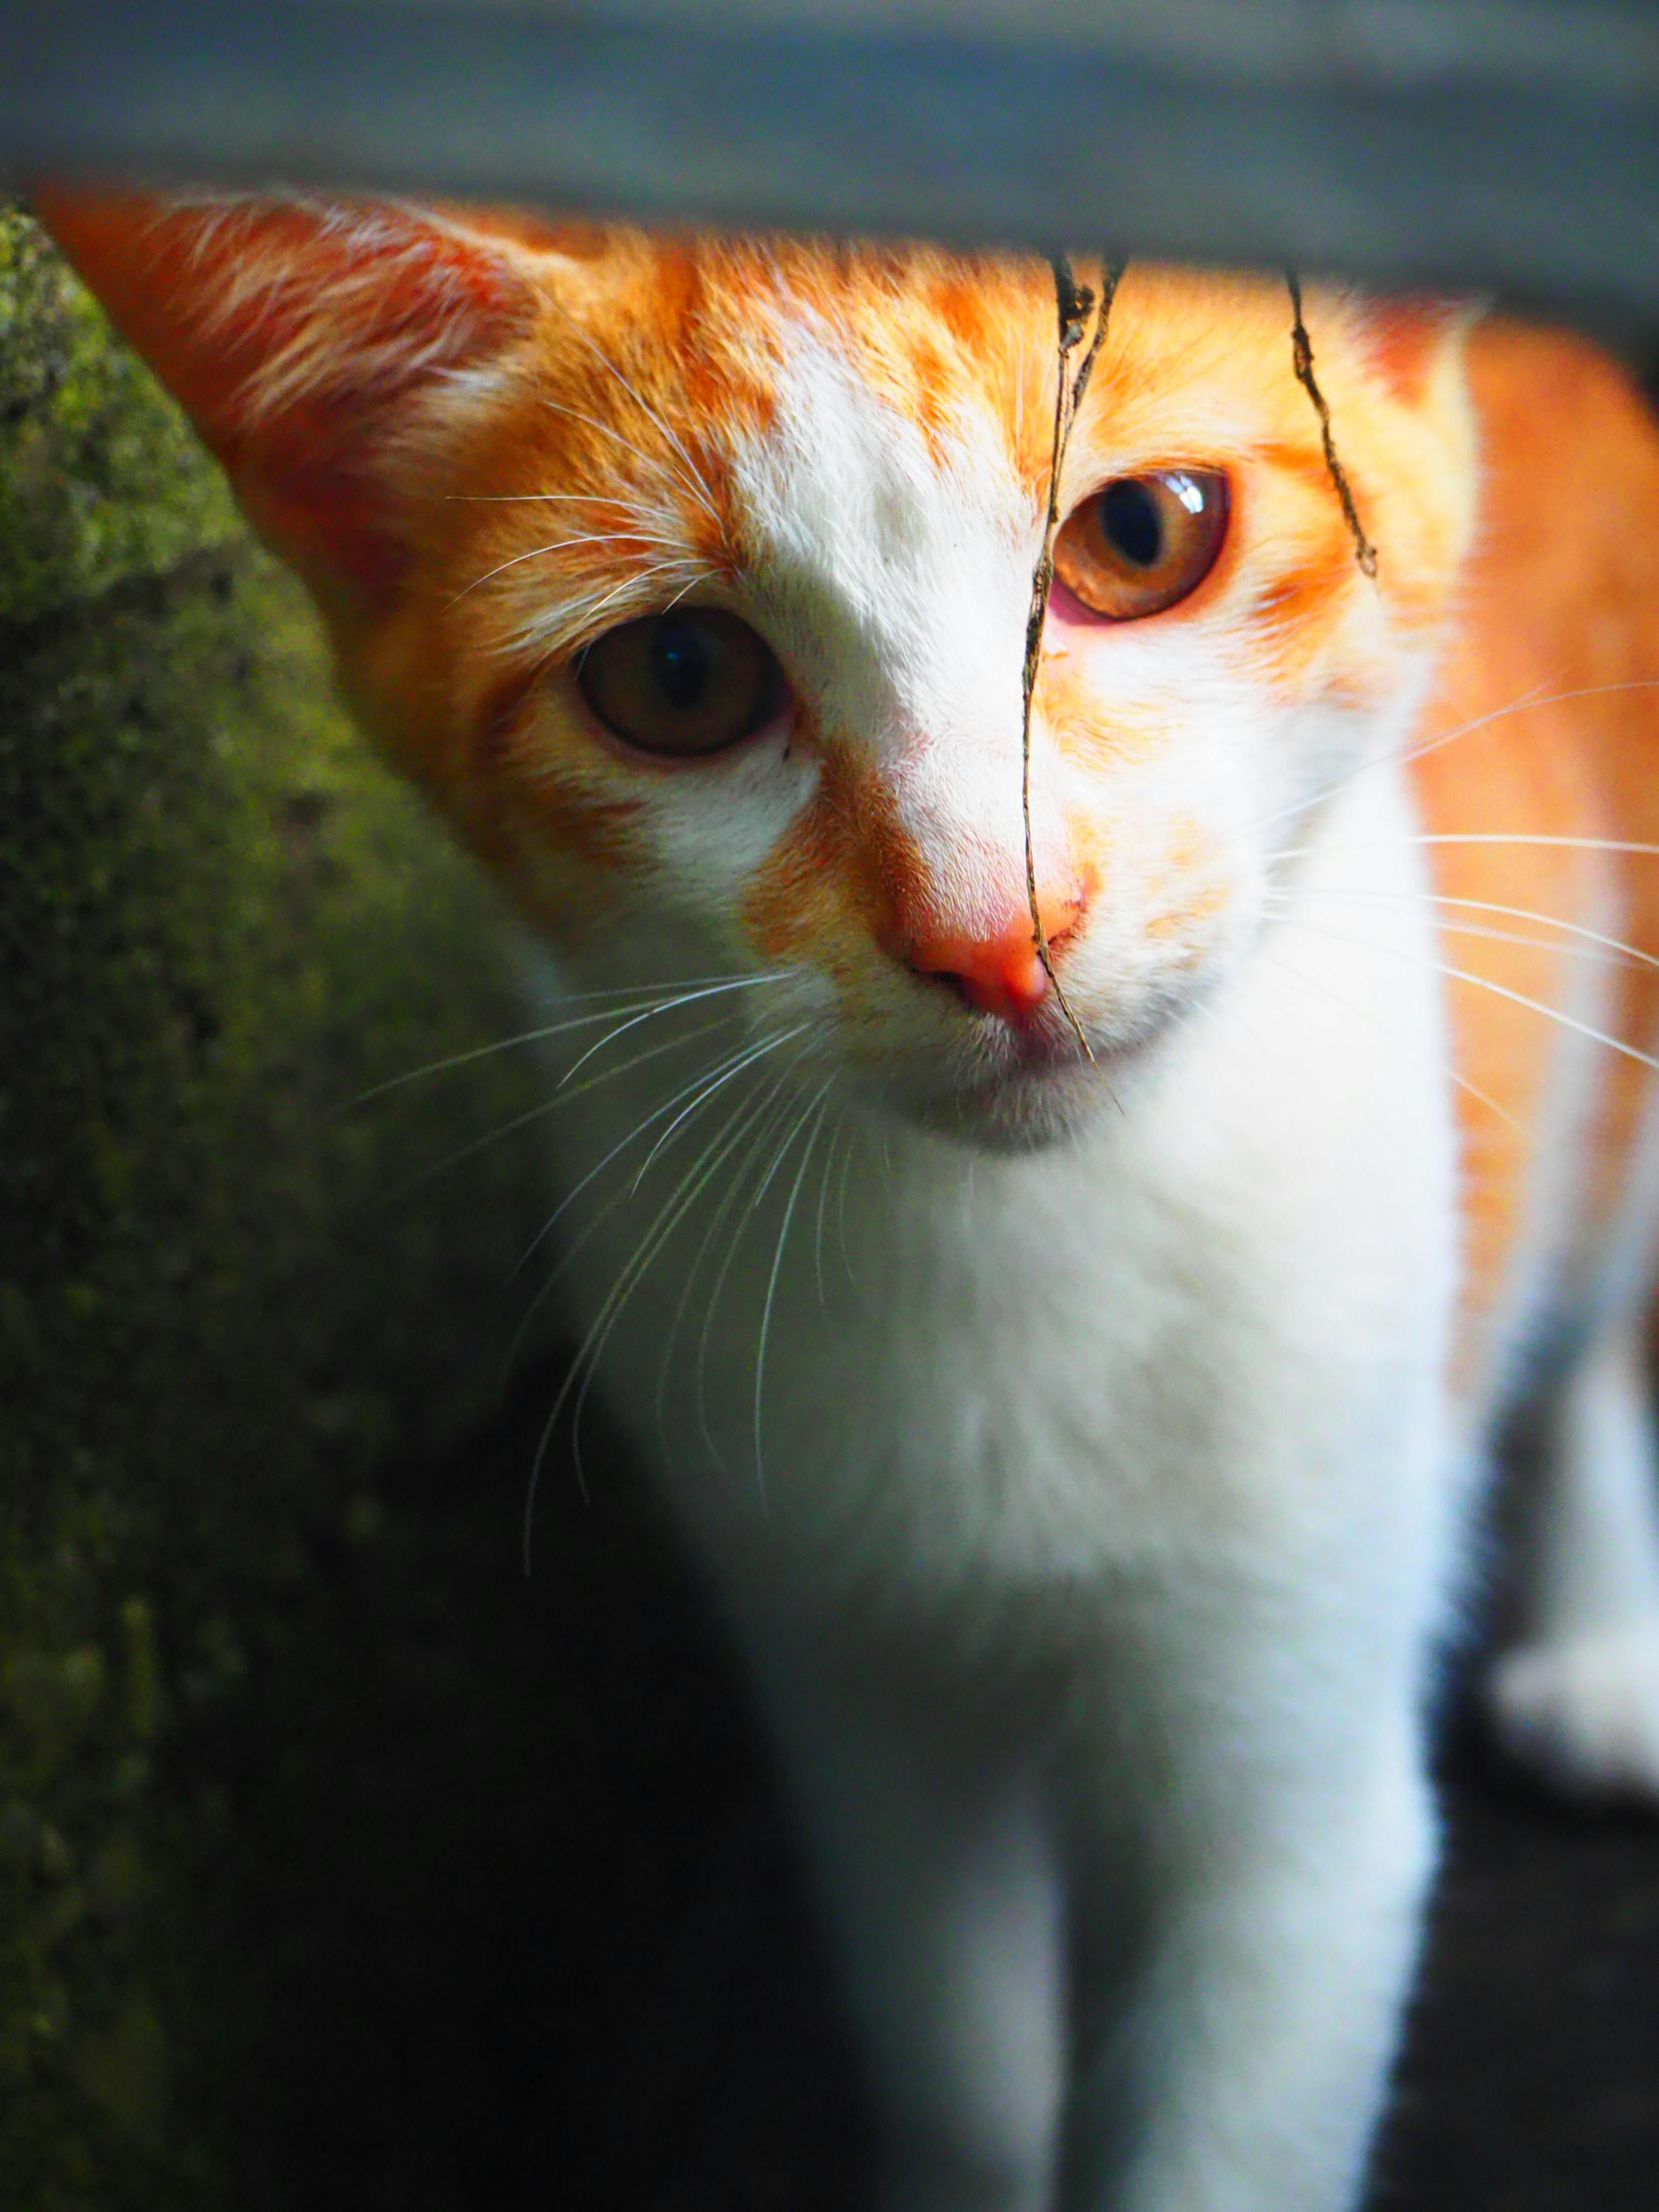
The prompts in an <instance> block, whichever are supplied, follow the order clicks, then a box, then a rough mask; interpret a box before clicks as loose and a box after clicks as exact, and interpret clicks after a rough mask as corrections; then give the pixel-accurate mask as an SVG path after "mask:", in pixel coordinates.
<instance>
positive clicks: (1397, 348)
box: [1359, 293, 1486, 404]
mask: <svg viewBox="0 0 1659 2212" xmlns="http://www.w3.org/2000/svg"><path fill="white" fill-rule="evenodd" d="M1485 312H1486V310H1485V304H1484V302H1482V301H1468V300H1442V299H1436V298H1432V297H1431V296H1430V295H1427V294H1423V293H1407V294H1403V295H1399V296H1397V297H1395V298H1393V299H1374V300H1367V301H1365V302H1364V307H1363V308H1362V310H1361V313H1360V318H1359V332H1360V343H1361V345H1362V346H1363V348H1364V351H1365V353H1366V356H1367V357H1368V358H1369V359H1370V362H1371V365H1372V366H1373V368H1376V370H1377V371H1378V373H1379V374H1381V376H1382V377H1383V380H1384V381H1385V382H1386V383H1387V384H1388V385H1389V388H1390V389H1391V390H1392V391H1393V392H1394V394H1395V398H1398V399H1403V400H1404V401H1406V402H1407V404H1415V403H1416V402H1417V401H1419V400H1420V399H1422V398H1424V396H1425V393H1426V392H1428V391H1429V389H1430V387H1431V385H1432V384H1433V382H1434V380H1435V379H1436V377H1437V375H1439V374H1443V372H1444V371H1446V370H1448V369H1450V370H1453V371H1455V370H1456V368H1458V365H1459V364H1460V363H1461V362H1462V356H1463V346H1464V341H1465V340H1466V339H1467V338H1468V334H1469V332H1470V331H1471V330H1473V329H1474V325H1475V324H1476V323H1477V322H1479V321H1480V317H1481V315H1482V314H1483V313H1485Z"/></svg>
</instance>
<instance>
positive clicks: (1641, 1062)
mask: <svg viewBox="0 0 1659 2212" xmlns="http://www.w3.org/2000/svg"><path fill="white" fill-rule="evenodd" d="M1279 920H1280V924H1281V926H1282V927H1285V928H1287V929H1303V930H1305V931H1306V932H1307V933H1308V934H1309V935H1310V937H1325V938H1328V939H1330V941H1331V942H1332V944H1334V945H1358V946H1359V947H1360V948H1361V949H1362V950H1363V951H1367V952H1385V953H1387V954H1388V955H1389V957H1390V958H1392V959H1395V960H1409V961H1412V962H1413V963H1414V964H1415V965H1417V966H1419V967H1425V968H1431V969H1433V970H1434V972H1435V974H1436V975H1444V976H1445V977H1447V979H1448V980H1449V981H1451V982H1454V983H1468V984H1472V985H1473V986H1474V987H1475V988H1476V989H1477V990H1480V991H1490V992H1491V993H1492V994H1493V996H1494V997H1495V998H1499V999H1507V1000H1509V1001H1510V1004H1511V1005H1512V1006H1524V1007H1525V1008H1526V1009H1527V1010H1528V1012H1530V1013H1534V1014H1542V1015H1543V1016H1544V1018H1545V1019H1546V1020H1547V1021H1552V1022H1559V1024H1560V1025H1561V1027H1562V1028H1563V1029H1565V1030H1571V1031H1572V1032H1573V1034H1574V1035H1575V1036H1582V1037H1585V1038H1587V1039H1588V1040H1589V1042H1590V1043H1592V1044H1600V1045H1605V1046H1606V1047H1607V1050H1608V1051H1609V1052H1616V1053H1620V1054H1622V1055H1623V1056H1624V1058H1625V1059H1626V1060H1635V1061H1636V1062H1637V1063H1638V1066H1643V1067H1650V1068H1653V1069H1654V1070H1656V1071H1659V1060H1656V1059H1655V1058H1654V1056H1653V1054H1651V1053H1649V1052H1644V1051H1643V1050H1642V1049H1641V1048H1640V1047H1639V1046H1638V1045H1633V1044H1628V1043H1626V1041H1625V1039H1624V1038H1623V1037H1616V1036H1612V1035H1610V1034H1609V1033H1608V1031H1607V1030H1598V1029H1597V1028H1596V1027H1595V1024H1593V1023H1590V1022H1581V1021H1580V1020H1579V1019H1578V1018H1577V1016H1576V1015H1574V1014H1569V1013H1565V1012H1563V1011H1562V1010H1561V1008H1560V1007H1559V1006H1547V1005H1546V1004H1545V1003H1544V1001H1543V1000H1541V999H1533V998H1528V995H1527V994H1526V993H1525V992H1524V991H1512V990H1511V989H1510V987H1509V985H1508V984H1507V983H1498V982H1495V981H1493V980H1492V977H1491V976H1490V975H1474V973H1472V972H1471V971H1470V970H1469V969H1464V968H1454V967H1452V966H1450V965H1449V963H1447V962H1445V961H1443V960H1425V958H1424V957H1422V955H1421V954H1419V953H1415V952H1408V951H1407V950H1406V949H1405V947H1404V946H1403V945H1384V944H1381V943H1378V942H1376V941H1374V940H1372V939H1369V938H1364V937H1345V936H1343V935H1342V934H1341V933H1340V932H1339V931H1337V930H1334V929H1321V928H1320V927H1318V925H1317V924H1316V923H1314V922H1306V921H1297V920H1296V918H1295V917H1294V916H1293V915H1281V916H1280V917H1279ZM1486 1103H1488V1104H1490V1103H1492V1102H1491V1101H1490V1100H1488V1101H1487V1102H1486Z"/></svg>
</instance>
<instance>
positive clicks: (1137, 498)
mask: <svg viewBox="0 0 1659 2212" xmlns="http://www.w3.org/2000/svg"><path fill="white" fill-rule="evenodd" d="M1100 521H1101V527H1102V529H1103V531H1104V532H1105V535H1106V542H1107V543H1108V544H1109V545H1110V547H1111V548H1112V550H1113V551H1114V552H1115V553H1116V554H1118V555H1120V556H1121V557H1122V559H1124V560H1126V561H1131V562H1133V563H1134V565H1135V567H1136V568H1152V566H1153V565H1154V563H1155V562H1157V560H1158V556H1159V555H1160V554H1161V553H1162V552H1163V550H1164V522H1163V518H1162V517H1161V516H1160V514H1159V513H1158V507H1157V506H1156V504H1155V503H1154V501H1153V499H1152V494H1151V493H1150V492H1149V491H1148V490H1147V489H1146V485H1145V484H1142V483H1135V482H1134V480H1133V478H1128V479H1126V480H1125V481H1124V482H1123V483H1115V484H1113V485H1111V486H1110V487H1109V489H1108V490H1107V491H1106V492H1105V493H1104V494H1103V496H1102V499H1101V502H1100Z"/></svg>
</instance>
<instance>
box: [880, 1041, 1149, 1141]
mask: <svg viewBox="0 0 1659 2212" xmlns="http://www.w3.org/2000/svg"><path fill="white" fill-rule="evenodd" d="M1091 1045H1092V1047H1093V1051H1094V1058H1093V1060H1091V1059H1090V1058H1089V1056H1088V1054H1086V1053H1085V1050H1084V1048H1083V1046H1082V1044H1081V1043H1080V1042H1079V1039H1078V1037H1077V1036H1076V1035H1075V1033H1074V1032H1073V1030H1071V1029H1070V1028H1069V1027H1068V1026H1067V1025H1066V1024H1064V1023H1063V1022H1060V1023H1049V1022H1047V1021H1043V1022H1032V1023H1025V1024H1019V1025H1018V1026H1017V1027H1016V1026H1012V1025H1010V1026H1008V1027H1006V1029H1005V1030H1004V1031H1003V1033H1002V1034H1001V1036H1000V1037H999V1038H998V1040H997V1043H996V1048H995V1050H994V1053H987V1054H986V1055H985V1056H984V1057H983V1058H981V1059H980V1060H977V1062H976V1063H975V1065H974V1066H972V1067H971V1068H969V1069H968V1070H963V1069H961V1068H957V1069H956V1070H954V1071H952V1073H951V1074H950V1075H948V1076H942V1075H941V1074H940V1073H939V1071H938V1070H937V1068H935V1069H934V1070H933V1071H932V1072H931V1073H930V1075H929V1076H927V1077H920V1076H918V1077H917V1078H916V1079H913V1080H910V1081H903V1080H901V1082H900V1083H899V1084H897V1085H891V1086H887V1103H888V1104H889V1105H890V1107H895V1108H896V1109H897V1110H898V1111H899V1113H900V1114H901V1115H902V1116H903V1117H904V1118H905V1119H906V1120H907V1121H915V1122H918V1123H920V1124H921V1126H922V1127H925V1128H927V1129H929V1130H931V1131H933V1133H936V1134H938V1135H941V1136H948V1137H951V1138H954V1139H957V1140H958V1141H959V1142H962V1143H965V1144H970V1145H975V1146H981V1147H984V1148H987V1149H988V1150H991V1151H995V1152H1026V1151H1034V1150H1038V1149H1040V1148H1041V1147H1042V1146H1046V1145H1050V1144H1055V1143H1058V1142H1060V1141H1061V1140H1062V1139H1065V1138H1066V1137H1068V1136H1072V1135H1074V1134H1076V1133H1078V1132H1079V1131H1080V1130H1081V1129H1083V1128H1084V1127H1086V1126H1087V1125H1088V1124H1089V1123H1090V1122H1091V1121H1093V1119H1094V1118H1095V1116H1096V1115H1097V1114H1098V1113H1099V1112H1100V1111H1101V1110H1102V1109H1104V1108H1109V1105H1110V1103H1111V1101H1112V1098H1113V1097H1114V1096H1115V1091H1114V1088H1113V1085H1114V1079H1115V1077H1117V1078H1120V1079H1121V1070H1122V1067H1123V1065H1124V1062H1125V1061H1126V1060H1127V1059H1128V1058H1131V1057H1133V1053H1134V1048H1133V1047H1131V1048H1123V1047H1121V1046H1116V1045H1113V1044H1107V1043H1103V1042H1096V1041H1094V1040H1092V1039H1091Z"/></svg>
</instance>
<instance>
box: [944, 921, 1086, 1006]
mask: <svg viewBox="0 0 1659 2212" xmlns="http://www.w3.org/2000/svg"><path fill="white" fill-rule="evenodd" d="M1037 907H1038V911H1039V912H1040V913H1041V915H1042V931H1043V935H1044V936H1045V937H1046V938H1047V939H1048V951H1049V953H1050V956H1051V957H1052V956H1053V955H1054V953H1055V952H1057V951H1059V949H1060V945H1062V944H1063V943H1064V942H1065V940H1066V938H1067V937H1068V936H1069V935H1070V934H1071V933H1072V932H1073V930H1074V929H1075V928H1076V927H1077V924H1078V921H1079V917H1080V915H1081V914H1082V911H1083V908H1082V904H1081V902H1080V901H1079V900H1077V899H1074V898H1060V897H1054V896H1050V895H1044V894H1042V893H1039V895H1038V900H1037ZM906 958H907V959H908V963H909V965H910V966H911V967H912V968H914V969H915V970H916V972H917V974H918V975H931V976H932V977H933V980H934V981H936V982H939V983H944V984H946V985H948V986H949V987H951V989H952V990H954V991H955V992H956V993H957V996H958V997H960V998H962V999H964V1000H966V1001H967V1003H968V1004H969V1006H972V1007H973V1008H974V1009H975V1012H978V1013H981V1014H997V1015H1000V1018H1002V1019H1003V1020H1004V1021H1005V1022H1014V1023H1019V1022H1024V1021H1029V1020H1030V1017H1031V1016H1032V1015H1033V1014H1034V1013H1036V1010H1037V1008H1038V1007H1039V1006H1041V1005H1042V1001H1043V1000H1044V999H1045V998H1046V997H1047V996H1048V991H1049V989H1050V987H1051V986H1050V984H1049V981H1048V975H1047V973H1046V971H1045V969H1044V968H1043V965H1042V959H1041V957H1039V955H1038V952H1037V949H1036V939H1035V936H1034V933H1033V932H1032V928H1031V916H1030V911H1029V909H1028V908H1024V907H1023V906H1022V907H1021V908H1020V909H1019V910H1018V913H1017V914H1014V915H1010V917H1009V919H1008V921H1007V923H1006V927H1003V928H1001V929H1000V930H997V931H994V932H992V931H982V932H981V931H974V932H964V933H959V934H957V933H950V932H945V931H939V932H934V931H924V932H922V933H920V934H918V935H916V936H914V937H913V938H912V939H911V940H910V942H909V944H908V946H907V948H906Z"/></svg>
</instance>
